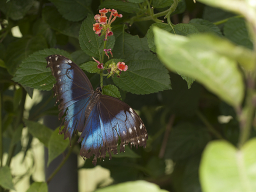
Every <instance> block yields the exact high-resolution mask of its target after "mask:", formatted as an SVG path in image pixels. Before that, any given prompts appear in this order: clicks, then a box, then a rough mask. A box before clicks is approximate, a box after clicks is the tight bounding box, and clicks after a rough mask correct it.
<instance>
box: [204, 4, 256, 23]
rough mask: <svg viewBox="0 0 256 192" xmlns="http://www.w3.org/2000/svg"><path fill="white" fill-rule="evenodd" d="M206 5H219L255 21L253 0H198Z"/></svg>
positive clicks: (255, 10) (255, 11) (255, 14)
mask: <svg viewBox="0 0 256 192" xmlns="http://www.w3.org/2000/svg"><path fill="white" fill-rule="evenodd" d="M199 1H200V2H202V3H205V4H206V5H210V6H212V7H219V8H222V9H225V10H228V11H232V12H235V13H238V14H241V15H243V16H244V17H245V18H248V19H249V20H250V22H252V23H255V22H256V9H255V2H254V1H253V0H241V1H240V0H235V1H234V0H225V1H209V0H199Z"/></svg>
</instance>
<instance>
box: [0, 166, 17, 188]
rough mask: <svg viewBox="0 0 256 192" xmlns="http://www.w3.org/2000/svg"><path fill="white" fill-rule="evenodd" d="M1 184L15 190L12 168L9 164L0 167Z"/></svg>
mask: <svg viewBox="0 0 256 192" xmlns="http://www.w3.org/2000/svg"><path fill="white" fill-rule="evenodd" d="M0 186H2V187H3V188H5V189H10V190H11V189H12V190H15V189H14V185H13V182H12V175H11V169H10V168H9V167H7V166H4V167H1V168H0Z"/></svg>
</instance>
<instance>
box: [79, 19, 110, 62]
mask: <svg viewBox="0 0 256 192" xmlns="http://www.w3.org/2000/svg"><path fill="white" fill-rule="evenodd" d="M94 23H95V20H94V18H93V16H92V15H88V17H87V18H86V19H85V20H84V22H83V23H82V26H81V29H80V32H79V43H80V46H81V49H82V50H83V51H84V52H85V53H86V54H87V55H89V56H91V57H95V58H96V59H98V60H100V59H101V57H102V53H103V51H104V38H105V36H104V35H101V36H100V37H99V36H98V35H97V34H95V31H93V24H94ZM114 44H115V37H114V35H112V36H110V37H108V40H107V42H106V49H113V47H114Z"/></svg>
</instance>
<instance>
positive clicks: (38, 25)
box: [33, 19, 57, 47]
mask: <svg viewBox="0 0 256 192" xmlns="http://www.w3.org/2000/svg"><path fill="white" fill-rule="evenodd" d="M33 33H34V34H35V35H42V36H44V37H45V38H46V40H47V43H48V44H49V45H50V47H55V45H56V41H57V40H56V35H55V33H54V32H53V30H52V29H51V27H50V25H48V24H47V23H46V22H45V21H44V20H43V19H38V20H37V21H36V22H35V24H34V25H33Z"/></svg>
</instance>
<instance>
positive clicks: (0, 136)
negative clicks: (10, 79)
mask: <svg viewBox="0 0 256 192" xmlns="http://www.w3.org/2000/svg"><path fill="white" fill-rule="evenodd" d="M2 166H3V130H2V95H1V93H0V167H2Z"/></svg>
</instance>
